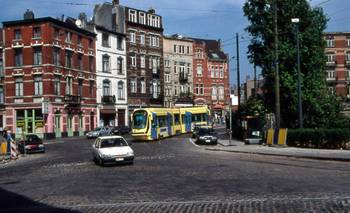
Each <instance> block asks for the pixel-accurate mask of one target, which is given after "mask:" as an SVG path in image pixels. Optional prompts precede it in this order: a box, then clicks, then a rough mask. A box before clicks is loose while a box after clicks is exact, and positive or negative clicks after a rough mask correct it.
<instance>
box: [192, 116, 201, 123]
mask: <svg viewBox="0 0 350 213" xmlns="http://www.w3.org/2000/svg"><path fill="white" fill-rule="evenodd" d="M201 116H202V114H196V115H192V122H201Z"/></svg>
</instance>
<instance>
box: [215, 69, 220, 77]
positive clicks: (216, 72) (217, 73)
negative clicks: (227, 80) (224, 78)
mask: <svg viewBox="0 0 350 213" xmlns="http://www.w3.org/2000/svg"><path fill="white" fill-rule="evenodd" d="M215 78H219V67H218V66H215Z"/></svg>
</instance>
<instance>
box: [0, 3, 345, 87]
mask: <svg viewBox="0 0 350 213" xmlns="http://www.w3.org/2000/svg"><path fill="white" fill-rule="evenodd" d="M110 1H111V0H110ZM101 2H103V0H102V1H101V0H1V4H2V5H1V12H0V21H1V22H2V21H10V20H17V19H22V17H23V12H24V11H25V10H26V9H30V10H33V11H34V13H35V17H44V16H51V17H59V16H61V15H62V14H64V15H65V16H72V17H77V16H78V14H79V12H85V13H86V14H87V15H88V17H91V16H92V11H93V7H94V5H95V4H96V3H101ZM244 2H245V0H175V1H174V0H120V4H122V5H125V6H130V7H135V8H140V9H145V10H147V9H148V8H151V7H152V8H155V9H156V13H157V14H159V15H161V16H163V25H164V29H165V30H164V33H165V34H174V33H179V34H182V35H185V36H192V37H200V38H206V39H221V40H222V41H223V49H224V50H225V52H227V53H229V54H230V57H232V56H235V55H236V49H235V46H234V45H235V39H234V36H235V34H236V32H238V33H239V35H240V40H241V42H240V58H241V61H240V65H241V66H240V67H241V68H240V70H241V81H244V80H245V79H246V76H247V75H250V77H251V78H252V77H253V74H252V73H253V67H252V66H251V64H249V62H248V60H247V57H246V52H247V44H248V39H249V37H248V35H247V34H246V33H245V32H244V28H245V27H246V26H247V25H248V21H247V19H246V18H245V17H244V16H243V12H242V6H243V4H244ZM310 3H311V5H314V6H315V5H319V6H322V7H323V8H324V10H325V13H326V15H327V16H328V17H329V18H330V21H329V23H328V28H327V31H350V24H349V22H350V14H349V12H350V0H311V1H310ZM230 67H231V72H230V75H231V84H236V81H237V80H236V75H237V74H236V60H232V61H231V63H230Z"/></svg>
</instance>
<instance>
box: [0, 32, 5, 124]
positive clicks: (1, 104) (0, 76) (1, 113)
mask: <svg viewBox="0 0 350 213" xmlns="http://www.w3.org/2000/svg"><path fill="white" fill-rule="evenodd" d="M3 49H4V42H3V31H2V28H0V128H3V127H4V123H5V122H4V119H5V112H6V111H5V92H4V77H5V76H4V55H3V54H4V52H3Z"/></svg>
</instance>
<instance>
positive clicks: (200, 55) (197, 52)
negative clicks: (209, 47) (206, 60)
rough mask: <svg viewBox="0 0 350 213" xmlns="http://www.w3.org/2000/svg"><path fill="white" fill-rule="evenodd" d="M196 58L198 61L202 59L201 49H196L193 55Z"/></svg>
mask: <svg viewBox="0 0 350 213" xmlns="http://www.w3.org/2000/svg"><path fill="white" fill-rule="evenodd" d="M195 56H196V58H198V59H200V58H202V57H203V52H202V50H201V49H196V53H195Z"/></svg>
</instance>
